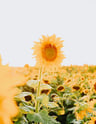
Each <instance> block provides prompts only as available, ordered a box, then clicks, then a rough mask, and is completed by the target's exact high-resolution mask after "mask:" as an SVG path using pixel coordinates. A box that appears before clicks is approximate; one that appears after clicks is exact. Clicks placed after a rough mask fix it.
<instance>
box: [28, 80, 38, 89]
mask: <svg viewBox="0 0 96 124" xmlns="http://www.w3.org/2000/svg"><path fill="white" fill-rule="evenodd" d="M38 83H39V81H38V80H29V81H28V82H27V86H29V87H32V88H34V89H36V88H37V87H38Z"/></svg>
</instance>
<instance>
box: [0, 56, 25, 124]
mask: <svg viewBox="0 0 96 124" xmlns="http://www.w3.org/2000/svg"><path fill="white" fill-rule="evenodd" d="M0 60H1V58H0ZM23 80H24V77H23V75H20V74H18V73H17V72H16V69H14V68H11V67H9V66H8V65H5V66H3V65H2V63H1V61H0V124H12V121H11V118H12V117H14V116H16V114H17V112H18V108H17V105H16V103H15V101H14V96H15V95H16V94H17V90H16V86H17V85H21V84H22V83H20V81H21V82H22V81H23ZM23 84H24V83H23Z"/></svg>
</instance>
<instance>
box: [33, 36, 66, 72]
mask: <svg viewBox="0 0 96 124" xmlns="http://www.w3.org/2000/svg"><path fill="white" fill-rule="evenodd" d="M62 47H63V41H62V40H61V38H59V37H58V38H56V35H52V36H42V39H40V42H35V45H34V47H33V48H32V49H33V50H34V52H33V55H35V56H36V62H37V63H36V65H38V66H39V67H40V66H42V67H44V68H45V69H46V70H49V69H51V70H52V69H54V68H55V69H56V68H58V67H59V66H60V64H61V62H62V60H63V59H64V58H65V57H64V55H63V53H62V51H61V48H62Z"/></svg>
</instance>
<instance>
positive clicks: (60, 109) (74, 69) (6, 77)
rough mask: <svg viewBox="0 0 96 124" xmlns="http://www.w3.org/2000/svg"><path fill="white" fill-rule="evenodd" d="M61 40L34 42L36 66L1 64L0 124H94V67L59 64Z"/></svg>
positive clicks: (95, 121)
mask: <svg viewBox="0 0 96 124" xmlns="http://www.w3.org/2000/svg"><path fill="white" fill-rule="evenodd" d="M62 47H63V40H61V39H60V38H57V37H56V36H55V35H52V36H42V39H40V42H35V43H34V46H33V47H32V49H33V51H34V52H33V55H34V57H35V58H36V66H35V67H31V66H29V65H28V64H25V66H24V67H9V65H2V61H1V58H0V124H96V66H95V65H90V66H89V65H87V64H86V65H83V66H77V65H70V66H61V62H62V61H63V59H64V58H65V56H64V54H63V51H61V48H62Z"/></svg>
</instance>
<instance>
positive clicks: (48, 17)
mask: <svg viewBox="0 0 96 124" xmlns="http://www.w3.org/2000/svg"><path fill="white" fill-rule="evenodd" d="M53 34H56V36H57V37H61V38H62V39H63V40H64V48H63V50H64V54H65V56H66V59H64V61H63V63H62V65H71V64H72V65H74V64H75V65H83V64H89V65H92V64H94V65H96V57H95V54H96V0H0V54H1V55H2V59H3V64H7V63H9V65H10V66H24V65H25V64H29V65H30V66H34V65H35V59H33V58H32V50H31V47H33V41H38V39H39V38H41V36H42V35H49V36H50V35H53Z"/></svg>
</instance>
